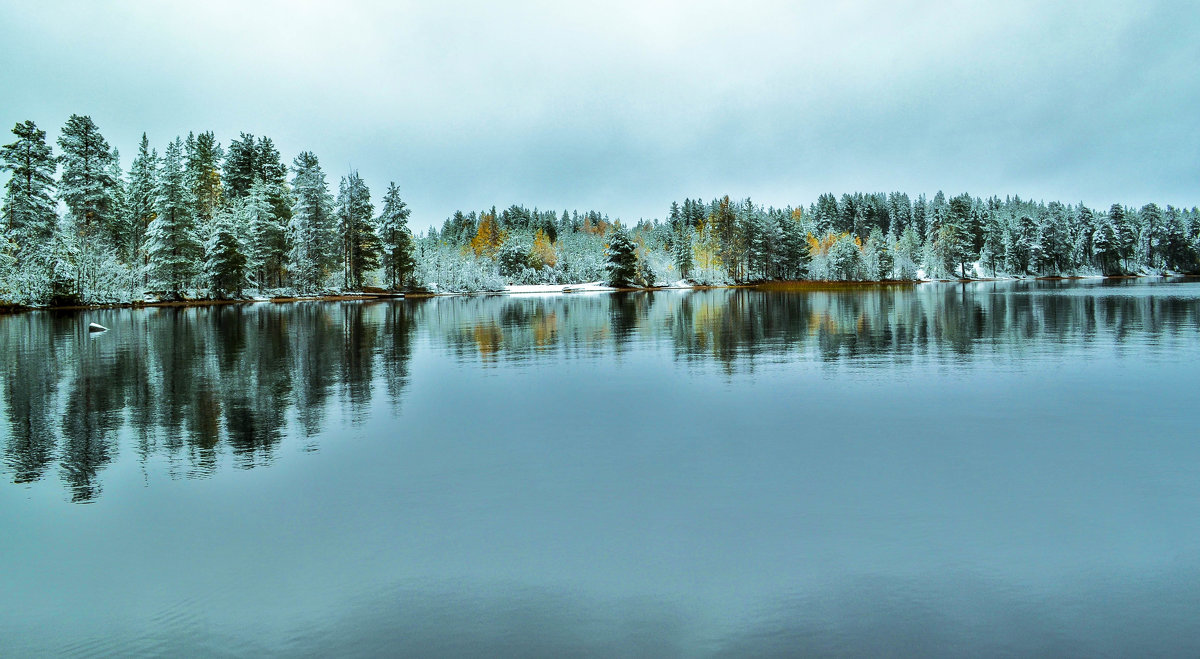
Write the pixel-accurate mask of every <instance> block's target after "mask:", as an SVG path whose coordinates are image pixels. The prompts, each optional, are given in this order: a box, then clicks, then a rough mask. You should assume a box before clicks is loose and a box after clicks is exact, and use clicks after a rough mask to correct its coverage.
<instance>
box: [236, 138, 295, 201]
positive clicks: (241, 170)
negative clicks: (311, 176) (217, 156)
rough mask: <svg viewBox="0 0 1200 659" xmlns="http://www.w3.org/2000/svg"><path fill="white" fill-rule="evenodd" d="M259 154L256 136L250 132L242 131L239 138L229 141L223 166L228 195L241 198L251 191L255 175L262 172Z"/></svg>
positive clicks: (284, 174)
mask: <svg viewBox="0 0 1200 659" xmlns="http://www.w3.org/2000/svg"><path fill="white" fill-rule="evenodd" d="M258 156H259V149H258V148H257V147H256V146H255V142H254V136H253V135H251V134H249V133H242V134H241V135H240V136H239V137H238V139H236V140H231V141H230V142H229V151H228V153H227V154H226V157H225V164H224V167H223V171H224V176H223V180H224V183H225V195H226V196H227V197H229V198H230V199H241V198H242V197H244V196H246V195H247V194H249V193H250V186H252V185H254V179H255V176H256V175H258V174H259V173H260V166H261V164H260V163H259V162H258ZM276 159H278V154H276ZM283 176H284V177H286V176H287V173H286V172H284V173H283ZM266 180H268V181H269V180H270V179H266Z"/></svg>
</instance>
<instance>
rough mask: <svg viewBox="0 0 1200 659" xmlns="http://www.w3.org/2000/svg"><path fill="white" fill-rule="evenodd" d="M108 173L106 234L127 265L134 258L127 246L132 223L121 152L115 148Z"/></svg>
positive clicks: (121, 259) (115, 251) (117, 253)
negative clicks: (109, 209)
mask: <svg viewBox="0 0 1200 659" xmlns="http://www.w3.org/2000/svg"><path fill="white" fill-rule="evenodd" d="M108 175H109V177H111V178H112V181H113V188H112V219H111V220H110V221H109V223H108V234H109V236H110V239H111V241H112V248H113V251H114V253H115V254H116V256H117V258H118V259H119V260H120V261H121V263H123V264H126V265H128V264H131V263H133V262H134V260H135V255H134V252H133V250H131V249H130V246H129V234H130V233H131V232H132V230H133V225H132V223H131V221H130V219H131V218H130V217H129V198H128V194H127V191H128V184H126V182H125V172H123V171H122V170H121V154H120V152H118V151H117V150H116V149H115V148H114V149H113V150H112V162H111V163H109V166H108ZM123 269H125V268H123Z"/></svg>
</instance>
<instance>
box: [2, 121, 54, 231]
mask: <svg viewBox="0 0 1200 659" xmlns="http://www.w3.org/2000/svg"><path fill="white" fill-rule="evenodd" d="M12 132H13V134H14V135H16V136H17V139H16V141H14V142H13V143H12V144H6V145H4V146H3V147H0V162H3V168H4V170H6V171H8V172H9V174H10V175H11V176H10V178H9V179H8V183H7V185H5V188H4V207H3V214H4V225H5V228H6V229H7V231H8V233H9V236H10V238H11V239H12V240H14V241H15V242H16V244H17V245H19V246H21V248H22V251H26V250H31V249H34V248H40V247H47V246H49V244H50V239H51V237H52V236H53V235H54V231H55V229H56V227H57V224H58V211H57V205H58V204H57V202H56V201H55V199H54V170H55V169H56V168H57V163H56V162H55V160H54V156H53V155H52V154H51V150H50V145H48V144H46V131H44V130H40V129H39V128H38V127H37V125H36V124H34V123H33V122H32V121H24V122H21V123H18V124H17V125H16V126H14V127H13V129H12Z"/></svg>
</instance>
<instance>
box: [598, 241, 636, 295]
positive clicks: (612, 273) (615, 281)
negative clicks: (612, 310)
mask: <svg viewBox="0 0 1200 659" xmlns="http://www.w3.org/2000/svg"><path fill="white" fill-rule="evenodd" d="M635 250H636V248H635V247H634V244H633V241H632V240H630V239H629V234H628V233H626V232H625V229H623V228H619V229H617V230H615V231H613V233H612V234H611V235H610V236H609V237H608V245H607V246H605V250H604V251H605V254H606V255H607V257H608V283H609V285H610V286H616V287H617V288H622V287H625V286H629V285H630V284H631V283H632V282H633V280H634V277H636V276H637V253H636V251H635Z"/></svg>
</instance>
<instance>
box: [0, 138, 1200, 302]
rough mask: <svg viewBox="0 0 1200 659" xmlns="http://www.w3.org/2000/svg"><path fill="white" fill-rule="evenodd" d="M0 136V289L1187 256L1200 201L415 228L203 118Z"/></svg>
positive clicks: (154, 288) (848, 203) (957, 271)
mask: <svg viewBox="0 0 1200 659" xmlns="http://www.w3.org/2000/svg"><path fill="white" fill-rule="evenodd" d="M12 133H13V135H14V136H15V139H14V140H13V141H12V142H11V143H9V144H6V145H4V146H3V147H0V167H2V168H3V170H4V172H5V173H6V174H7V175H8V180H7V183H6V184H5V187H4V197H3V200H2V201H0V214H2V220H0V224H2V229H3V235H2V236H0V304H6V305H22V306H48V305H66V304H112V303H126V302H140V301H160V300H180V299H244V298H249V297H279V296H293V295H321V294H333V293H342V292H355V291H364V290H388V291H412V290H426V291H432V292H477V291H499V290H503V289H504V288H505V286H507V285H510V284H571V283H581V282H592V281H604V282H607V283H608V284H610V285H612V286H616V287H653V286H660V285H675V284H680V283H683V284H696V285H727V284H740V283H753V282H764V281H775V280H803V279H810V280H824V281H887V280H897V281H911V280H922V279H939V278H954V279H958V278H964V279H972V278H987V277H1055V276H1077V275H1104V276H1113V275H1137V274H1147V275H1154V274H1170V273H1195V272H1197V271H1198V270H1200V259H1198V254H1200V212H1198V211H1197V208H1196V207H1195V206H1193V207H1191V208H1190V209H1188V208H1178V207H1175V206H1171V205H1165V206H1160V205H1158V204H1156V203H1153V202H1151V203H1146V204H1144V205H1142V206H1126V205H1122V204H1112V205H1111V206H1110V207H1109V208H1108V209H1092V208H1089V207H1087V206H1085V205H1084V204H1082V203H1078V204H1072V203H1066V204H1064V203H1061V202H1058V201H1052V202H1048V203H1047V202H1044V201H1033V200H1029V199H1022V198H1020V197H1018V196H1006V197H1004V198H1003V199H1001V198H1000V197H997V196H992V197H989V198H986V199H984V198H981V197H977V196H972V195H970V194H968V193H962V194H958V195H955V196H952V197H949V198H948V197H947V196H946V195H945V194H944V193H943V192H940V191H939V192H937V193H936V194H935V195H933V196H932V197H928V198H927V197H926V196H925V195H924V194H920V195H918V196H916V197H915V198H912V197H910V196H909V195H908V194H907V193H903V192H890V193H883V192H875V193H863V192H855V193H846V194H842V195H841V196H840V197H837V196H835V195H834V194H832V193H827V194H822V195H819V196H818V197H817V199H816V200H814V201H812V202H811V203H809V204H808V205H804V204H797V205H796V206H787V207H783V208H776V207H773V206H763V205H760V204H756V203H754V202H753V201H752V200H750V199H748V198H744V199H731V198H730V197H729V196H722V197H718V198H714V199H711V200H710V201H707V202H706V201H704V200H703V199H701V198H697V199H691V198H685V199H684V200H683V201H682V203H680V202H678V201H676V202H672V203H671V204H670V206H669V208H668V209H665V210H666V216H665V217H663V218H651V219H646V218H639V219H638V220H637V221H636V222H633V221H622V220H621V219H619V218H610V217H609V216H607V215H606V214H603V213H601V212H599V211H596V210H585V211H582V212H581V211H579V210H568V209H564V210H562V211H556V210H540V209H538V208H536V207H535V208H533V209H529V208H528V207H526V206H522V205H519V204H513V205H510V206H508V207H507V208H505V209H504V210H500V211H498V210H497V208H496V207H495V206H493V207H491V208H490V209H484V210H470V211H468V212H462V211H456V212H454V213H453V214H452V215H451V216H450V217H448V218H446V220H445V221H444V222H443V223H442V224H441V226H440V227H436V226H435V227H432V228H430V229H428V230H426V231H422V232H419V233H416V234H414V232H413V231H412V229H411V228H410V227H409V226H408V220H409V217H410V215H411V209H410V208H409V207H408V205H407V203H406V202H405V201H404V200H403V199H402V198H401V196H400V189H399V187H398V186H397V185H396V184H395V183H394V182H390V183H389V184H388V186H387V188H386V190H385V191H384V193H383V195H382V197H381V198H380V199H379V201H380V204H379V206H378V207H377V206H376V205H375V204H374V203H373V202H372V193H371V190H370V188H369V187H368V185H367V183H366V182H365V181H364V180H363V179H362V178H361V177H360V176H359V174H358V173H357V172H356V171H349V172H347V173H346V174H345V175H342V176H341V177H340V179H339V181H338V182H337V185H336V194H334V190H333V189H332V186H331V183H330V181H329V179H328V177H327V175H326V174H325V172H324V170H323V169H322V167H321V164H320V161H319V159H318V158H317V156H316V154H314V153H312V152H310V151H304V152H301V153H299V154H298V155H296V156H295V158H293V160H292V163H291V165H290V166H288V165H286V164H285V162H284V160H283V158H282V156H281V154H280V152H279V150H278V149H277V148H276V147H275V144H274V142H273V141H272V140H271V139H270V138H269V137H265V136H257V137H256V136H254V135H250V134H247V133H241V134H240V135H239V136H238V137H237V138H236V139H232V140H230V141H229V142H228V144H227V145H225V146H222V144H221V143H220V142H219V141H218V140H217V137H216V135H215V134H214V133H213V132H211V131H205V132H200V133H189V134H188V135H187V137H186V138H184V137H175V138H174V139H173V140H170V141H168V142H166V144H164V145H163V148H162V152H161V154H160V152H159V150H158V148H156V147H153V146H152V145H151V143H150V140H149V139H148V137H147V136H146V135H145V134H143V135H142V139H141V141H140V143H139V144H138V146H137V152H136V154H135V156H134V158H133V160H132V161H131V163H130V165H129V168H128V170H125V169H123V168H122V165H121V158H120V154H119V152H118V150H117V149H116V148H114V147H111V146H110V145H109V144H108V142H107V140H105V138H104V137H103V135H102V134H101V132H100V129H99V127H98V126H97V125H96V124H95V122H94V121H93V120H92V119H91V118H90V117H88V116H81V115H72V116H71V117H70V118H69V119H68V120H67V122H66V124H65V125H64V126H63V128H62V130H61V133H60V136H59V138H58V139H57V147H58V149H57V153H56V152H55V149H54V148H53V146H52V145H51V144H48V143H47V139H46V132H45V131H44V130H41V129H40V128H38V126H37V125H36V124H35V123H34V122H33V121H24V122H20V123H18V124H16V126H15V127H14V128H13V129H12Z"/></svg>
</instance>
